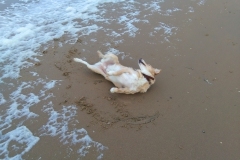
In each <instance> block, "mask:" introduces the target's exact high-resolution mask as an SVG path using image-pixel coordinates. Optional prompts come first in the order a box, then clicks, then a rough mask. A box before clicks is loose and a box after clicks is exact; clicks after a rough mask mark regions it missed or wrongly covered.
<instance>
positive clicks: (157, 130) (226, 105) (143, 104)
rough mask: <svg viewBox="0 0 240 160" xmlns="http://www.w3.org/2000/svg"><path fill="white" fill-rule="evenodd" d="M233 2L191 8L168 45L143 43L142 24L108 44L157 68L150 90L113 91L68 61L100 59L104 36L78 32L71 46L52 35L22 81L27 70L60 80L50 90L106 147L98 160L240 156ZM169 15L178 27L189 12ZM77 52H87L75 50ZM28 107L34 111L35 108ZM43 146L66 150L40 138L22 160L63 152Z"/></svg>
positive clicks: (133, 62) (239, 47)
mask: <svg viewBox="0 0 240 160" xmlns="http://www.w3.org/2000/svg"><path fill="white" fill-rule="evenodd" d="M179 3H180V2H179ZM179 5H181V4H179ZM237 6H240V3H239V1H236V0H233V1H231V3H230V1H229V2H228V1H208V2H207V5H205V6H202V7H201V8H196V10H195V13H193V14H192V15H191V19H192V22H191V23H186V24H187V25H186V24H182V26H181V30H180V31H178V32H177V34H176V35H174V36H172V37H171V39H170V41H171V42H172V41H174V39H176V38H178V37H181V41H174V44H173V45H171V44H169V43H162V44H147V43H146V42H149V41H151V42H154V41H155V38H152V39H151V37H147V36H145V35H144V30H145V28H141V27H140V28H141V33H142V34H139V35H137V36H136V37H135V38H126V39H125V41H124V43H122V44H120V45H115V44H114V43H112V45H113V47H115V48H117V49H118V50H120V51H122V52H124V53H129V56H128V57H126V58H124V60H121V58H120V61H121V63H122V64H123V65H126V66H129V67H133V68H138V66H137V60H138V59H139V58H143V59H145V60H146V62H147V63H150V64H151V65H153V66H154V67H156V68H160V69H162V72H161V74H160V75H158V76H157V77H156V78H157V81H156V83H155V84H154V85H153V86H152V87H151V88H150V89H149V90H148V92H147V93H144V94H135V95H124V94H111V93H110V92H109V90H110V88H111V87H112V86H113V84H112V83H111V82H108V81H106V80H105V79H104V78H103V77H102V76H100V75H98V74H95V73H93V72H91V71H90V70H88V69H87V67H86V66H84V65H82V64H79V63H75V62H73V60H72V59H73V58H74V57H78V58H83V57H85V58H86V59H87V61H88V62H89V63H95V62H97V61H98V57H97V54H96V51H97V50H101V51H103V52H105V51H106V48H105V47H104V46H102V43H103V41H104V39H103V38H104V36H102V33H94V34H92V35H90V36H89V37H79V40H78V41H77V42H76V43H75V44H71V45H70V44H65V45H63V47H59V46H58V45H57V43H58V42H59V41H64V39H65V38H66V37H64V36H63V37H61V38H59V39H55V40H54V43H53V45H52V46H51V47H49V49H47V50H41V52H42V53H43V56H42V57H40V60H41V61H40V63H36V65H35V67H33V68H27V69H24V70H22V73H21V75H22V79H23V80H28V77H26V76H24V75H25V73H28V72H29V71H32V70H34V71H36V72H37V73H39V75H40V76H42V77H45V76H47V77H48V78H49V79H56V80H62V81H61V85H59V86H57V87H55V88H53V89H51V91H49V92H52V93H54V96H55V97H54V98H53V99H52V101H53V103H54V105H55V107H57V106H58V105H59V106H63V105H66V106H67V105H77V106H78V108H79V109H78V110H77V112H78V120H79V122H81V123H79V124H76V125H77V127H83V128H85V129H86V130H87V131H88V134H89V135H90V137H92V138H93V139H94V140H96V141H98V142H101V143H102V144H104V145H105V146H107V147H108V149H107V150H106V151H104V158H103V159H106V160H113V159H115V160H123V159H124V160H135V159H138V160H144V159H151V160H158V159H163V160H167V159H169V160H173V159H181V160H186V159H209V160H214V159H216V160H220V159H222V160H224V159H228V160H235V159H239V157H240V152H239V150H240V136H239V135H240V127H239V124H240V100H239V96H240V93H239V92H240V71H239V69H240V62H239V60H240V54H239V53H240V52H239V51H240V44H239V42H240V38H239V37H240V32H239V26H240V23H239V20H238V19H239V17H240V12H239V7H237ZM168 18H169V19H168V21H171V22H172V23H173V24H178V23H180V20H181V21H182V20H183V19H185V20H186V21H187V20H188V19H187V18H189V16H186V14H185V13H181V14H179V15H177V16H175V19H171V17H168ZM155 21H159V20H158V17H154V16H153V17H152V19H151V20H150V24H151V23H154V22H155ZM163 21H164V20H163ZM138 27H139V26H138ZM91 36H92V37H94V36H97V40H98V43H97V44H96V45H92V46H89V45H86V44H84V42H85V41H90V40H91V38H92V37H91ZM123 38H124V37H123ZM171 46H174V48H173V47H171ZM82 49H86V50H89V51H90V52H91V53H84V52H80V51H81V50H82ZM129 57H132V58H129ZM33 110H34V112H38V111H37V110H38V108H34V109H33ZM41 119H42V122H39V126H32V128H31V126H30V129H31V130H34V127H36V128H39V127H40V126H41V124H44V123H45V122H46V119H44V116H43V117H42V118H41ZM36 125H38V123H37V124H36ZM56 139H57V137H56ZM47 142H48V143H47ZM46 145H47V146H46ZM46 147H49V148H52V149H56V150H59V153H60V152H63V153H64V149H65V148H62V147H61V144H60V142H58V140H56V141H54V140H53V139H48V138H47V137H43V138H41V141H40V142H39V143H38V144H37V145H36V146H35V147H33V148H32V150H31V151H30V152H29V153H28V155H27V156H26V157H23V158H26V159H28V157H38V156H41V157H42V159H56V158H57V159H63V157H64V156H66V155H62V157H61V155H59V157H54V155H51V149H49V150H48V149H45V148H46ZM41 150H43V151H44V155H43V154H42V151H41ZM39 151H40V153H41V155H40V153H39ZM95 156H96V155H95V152H94V151H92V152H90V154H88V155H87V156H86V157H85V158H83V159H95ZM77 157H78V154H72V155H71V156H70V157H68V158H69V159H77Z"/></svg>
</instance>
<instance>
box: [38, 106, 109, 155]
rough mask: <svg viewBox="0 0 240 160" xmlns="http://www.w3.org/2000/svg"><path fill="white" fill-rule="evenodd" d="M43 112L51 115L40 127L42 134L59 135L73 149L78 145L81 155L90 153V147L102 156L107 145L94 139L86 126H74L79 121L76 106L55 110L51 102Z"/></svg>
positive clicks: (78, 151)
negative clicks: (76, 118)
mask: <svg viewBox="0 0 240 160" xmlns="http://www.w3.org/2000/svg"><path fill="white" fill-rule="evenodd" d="M43 112H45V113H47V114H48V115H49V120H48V122H47V124H45V125H43V126H42V128H40V133H41V134H40V136H52V137H59V140H60V141H61V142H62V143H63V144H68V145H71V147H72V148H71V150H74V148H76V147H78V149H77V151H76V152H77V153H79V155H80V156H85V155H86V154H88V153H89V149H90V148H91V149H92V148H94V149H96V151H97V152H98V154H99V156H100V157H102V151H104V150H106V149H107V147H105V146H103V145H102V144H101V143H99V142H96V141H93V140H92V139H91V138H90V137H89V135H88V133H87V131H86V130H85V129H84V128H81V129H77V128H74V127H73V125H72V123H77V121H76V120H75V117H76V114H77V108H76V106H63V107H62V109H61V110H59V111H55V110H54V108H53V103H52V102H49V103H48V105H45V106H44V107H43ZM70 128H71V129H70Z"/></svg>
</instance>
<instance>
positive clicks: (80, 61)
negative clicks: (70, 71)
mask: <svg viewBox="0 0 240 160" xmlns="http://www.w3.org/2000/svg"><path fill="white" fill-rule="evenodd" d="M73 60H74V61H75V62H79V63H83V64H85V65H87V66H88V65H89V64H88V63H87V62H86V61H84V60H82V59H80V58H73Z"/></svg>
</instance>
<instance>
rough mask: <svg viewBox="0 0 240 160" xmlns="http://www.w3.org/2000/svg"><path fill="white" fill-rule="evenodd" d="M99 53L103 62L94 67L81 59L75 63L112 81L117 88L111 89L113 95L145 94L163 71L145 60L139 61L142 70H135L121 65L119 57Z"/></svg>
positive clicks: (77, 59) (75, 59)
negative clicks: (83, 65) (156, 76)
mask: <svg viewBox="0 0 240 160" xmlns="http://www.w3.org/2000/svg"><path fill="white" fill-rule="evenodd" d="M97 53H98V56H99V58H101V60H100V61H99V62H97V63H95V64H93V65H91V64H89V63H88V62H86V61H84V60H82V59H79V58H74V61H76V62H80V63H82V64H85V65H86V66H87V67H88V68H89V69H90V70H92V71H93V72H96V73H98V74H101V75H102V76H104V77H105V79H107V80H109V81H111V82H112V83H113V84H114V85H115V86H116V87H112V88H111V89H110V92H111V93H125V94H134V93H137V92H141V93H144V92H146V91H147V90H148V88H149V87H150V86H151V85H152V84H154V82H155V80H156V79H155V75H157V74H159V73H160V71H161V70H160V69H156V68H153V67H152V66H151V65H149V64H147V63H146V62H145V61H144V60H143V59H139V60H138V65H139V68H140V69H137V70H134V69H132V68H130V67H125V66H123V65H121V64H120V63H119V60H118V57H117V56H116V55H114V54H113V53H107V54H105V55H103V54H102V53H101V52H100V51H97Z"/></svg>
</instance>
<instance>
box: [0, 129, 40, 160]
mask: <svg viewBox="0 0 240 160" xmlns="http://www.w3.org/2000/svg"><path fill="white" fill-rule="evenodd" d="M0 136H1V141H0V158H1V159H22V158H21V157H22V155H24V154H25V153H26V152H28V151H29V150H30V149H31V148H32V147H33V146H34V145H35V144H36V143H37V142H38V141H39V137H36V136H33V134H32V132H31V131H30V130H29V129H28V128H27V127H26V126H21V127H17V128H16V129H14V130H12V131H10V132H8V133H6V134H2V133H1V132H0Z"/></svg>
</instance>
